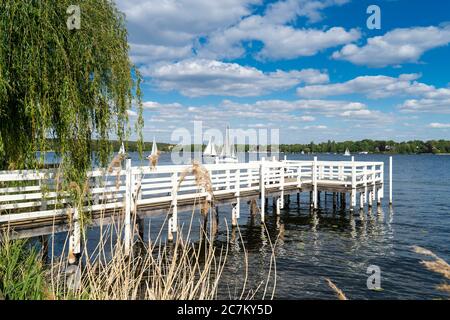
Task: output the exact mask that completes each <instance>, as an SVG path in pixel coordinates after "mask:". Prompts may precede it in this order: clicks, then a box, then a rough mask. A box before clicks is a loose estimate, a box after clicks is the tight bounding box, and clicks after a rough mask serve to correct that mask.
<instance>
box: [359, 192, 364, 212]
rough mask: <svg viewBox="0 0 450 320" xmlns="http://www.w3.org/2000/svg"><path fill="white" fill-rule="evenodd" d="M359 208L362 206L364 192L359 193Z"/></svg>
mask: <svg viewBox="0 0 450 320" xmlns="http://www.w3.org/2000/svg"><path fill="white" fill-rule="evenodd" d="M359 208H360V209H363V208H364V192H360V193H359Z"/></svg>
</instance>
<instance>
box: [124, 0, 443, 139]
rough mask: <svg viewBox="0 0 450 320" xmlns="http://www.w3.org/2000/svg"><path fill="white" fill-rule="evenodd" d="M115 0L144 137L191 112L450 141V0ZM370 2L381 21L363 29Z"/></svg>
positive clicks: (302, 132) (311, 132) (215, 118)
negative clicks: (139, 92) (137, 77)
mask: <svg viewBox="0 0 450 320" xmlns="http://www.w3.org/2000/svg"><path fill="white" fill-rule="evenodd" d="M117 5H118V7H119V9H121V10H122V11H123V12H124V13H125V14H126V17H127V26H128V31H129V43H130V47H131V58H132V60H133V61H134V62H135V63H136V64H137V65H138V66H139V68H140V70H141V73H142V74H143V75H144V79H145V82H144V85H143V91H144V101H145V103H144V106H145V110H144V120H145V128H144V136H145V139H146V140H148V141H150V140H151V139H152V138H153V136H156V138H157V140H158V141H165V142H170V141H171V139H170V137H171V134H172V132H173V130H174V129H176V128H179V127H184V128H187V129H188V130H192V126H193V121H203V127H204V128H205V129H208V128H225V126H226V125H227V124H229V125H230V126H231V127H232V128H242V129H251V128H255V129H257V128H268V129H271V128H275V129H279V130H280V142H281V143H306V142H310V141H315V142H321V141H326V140H329V139H332V140H337V141H343V140H347V139H351V140H359V139H364V138H369V139H393V140H396V141H404V140H412V139H424V140H425V139H439V138H443V139H449V138H450V63H449V57H450V47H449V43H450V14H449V13H450V1H442V0H428V1H421V0H397V1H395V0H389V1H388V0H385V1H365V0H321V1H319V0H295V1H291V0H285V1H265V2H264V1H260V0H221V1H211V0H165V1H160V0H117ZM369 5H378V6H379V7H380V9H381V29H380V30H369V29H368V28H367V25H366V21H367V19H368V17H369V16H370V14H367V13H366V10H367V7H368V6H369ZM130 119H131V122H133V121H134V119H135V113H134V112H133V110H131V111H130ZM172 142H173V141H172Z"/></svg>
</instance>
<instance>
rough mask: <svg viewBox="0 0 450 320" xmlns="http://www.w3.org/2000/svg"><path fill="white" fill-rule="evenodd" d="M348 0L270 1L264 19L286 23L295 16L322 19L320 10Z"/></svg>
mask: <svg viewBox="0 0 450 320" xmlns="http://www.w3.org/2000/svg"><path fill="white" fill-rule="evenodd" d="M349 1H350V0H285V1H279V2H275V3H272V4H270V5H269V6H268V8H267V10H266V12H265V15H264V16H265V19H266V20H267V21H268V22H272V23H279V24H280V23H281V24H283V23H286V22H290V21H292V20H294V19H295V18H296V17H297V16H299V17H307V18H308V20H309V21H310V22H317V21H320V20H322V18H323V16H322V10H323V9H326V8H327V7H331V6H339V5H343V4H345V3H347V2H349Z"/></svg>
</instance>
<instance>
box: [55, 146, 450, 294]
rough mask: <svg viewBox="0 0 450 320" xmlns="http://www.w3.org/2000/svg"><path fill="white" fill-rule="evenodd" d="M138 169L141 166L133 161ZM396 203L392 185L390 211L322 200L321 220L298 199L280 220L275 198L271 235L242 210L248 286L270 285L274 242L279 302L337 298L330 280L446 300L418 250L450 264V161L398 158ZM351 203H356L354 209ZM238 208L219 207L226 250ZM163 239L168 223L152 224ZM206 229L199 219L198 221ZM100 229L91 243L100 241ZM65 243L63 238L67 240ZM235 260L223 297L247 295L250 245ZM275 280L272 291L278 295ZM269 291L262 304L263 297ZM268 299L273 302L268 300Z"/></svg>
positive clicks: (355, 289) (236, 249)
mask: <svg viewBox="0 0 450 320" xmlns="http://www.w3.org/2000/svg"><path fill="white" fill-rule="evenodd" d="M317 156H318V159H319V160H344V159H348V158H344V157H343V156H341V155H317ZM287 157H288V159H289V160H297V159H301V160H312V158H313V156H312V155H297V154H288V155H287ZM132 159H133V165H137V164H139V161H138V160H137V157H136V155H132ZM355 160H362V161H363V160H368V161H384V162H385V178H386V180H387V179H388V174H387V173H388V161H389V157H388V156H385V155H356V156H355ZM393 161H394V170H393V194H394V204H393V206H392V208H389V205H388V184H387V183H388V181H386V182H385V183H386V184H385V186H386V188H385V199H383V204H382V208H380V209H377V207H374V208H373V210H372V211H371V212H370V211H368V209H367V208H366V209H365V210H364V212H363V213H360V212H359V210H356V211H355V212H354V213H351V212H350V211H334V210H333V206H332V199H331V197H329V198H328V199H327V202H325V199H324V197H323V196H322V197H321V199H322V203H321V205H320V210H319V211H318V212H317V213H314V212H311V211H310V209H309V193H308V194H307V193H304V194H302V197H301V201H300V206H298V205H297V201H296V197H295V196H292V197H291V203H290V206H289V207H287V206H286V207H285V209H284V210H282V212H281V216H279V217H277V216H276V215H275V214H274V212H273V209H272V206H271V204H272V199H269V200H270V206H269V208H268V209H267V211H266V217H267V221H266V227H267V231H266V230H265V229H264V228H263V227H262V226H261V225H260V223H259V218H257V219H256V221H253V220H252V219H251V217H250V215H249V209H248V206H247V204H246V203H245V202H244V201H243V203H242V204H241V218H240V219H239V229H240V233H241V235H242V239H243V242H244V245H245V249H246V250H248V266H249V270H248V287H249V288H255V287H256V286H258V285H259V284H261V283H263V282H264V280H265V279H266V277H267V272H268V270H269V263H270V255H271V252H272V251H271V247H270V243H271V242H275V240H276V239H277V237H278V241H277V244H276V247H275V253H276V291H275V298H276V299H334V298H335V296H334V293H333V292H332V290H331V289H330V288H329V287H328V285H327V284H326V282H325V280H324V279H325V278H330V279H331V280H332V281H333V282H334V283H335V284H336V285H337V286H338V287H339V288H340V289H341V290H342V291H344V293H345V294H346V295H347V297H348V298H349V299H439V298H447V296H446V295H445V294H444V293H442V292H439V291H438V290H437V289H436V286H437V285H439V284H442V283H443V282H444V279H443V278H442V277H441V276H439V275H436V274H434V273H432V272H430V271H428V270H426V269H425V268H424V267H423V266H422V265H421V264H420V261H421V259H422V258H423V257H422V256H419V255H418V254H416V253H414V252H413V251H412V249H411V246H413V245H418V246H422V247H425V248H427V249H430V250H432V251H433V252H435V253H436V254H437V255H439V256H440V257H442V258H444V259H445V260H447V261H450V250H449V243H450V242H449V240H450V237H449V236H450V197H449V194H450V156H436V155H395V156H394V157H393ZM170 162H171V160H170V155H169V154H162V155H161V159H160V164H168V163H170ZM347 203H348V202H347ZM230 212H231V208H230V206H225V205H224V206H220V207H219V218H220V225H219V233H218V235H217V244H218V245H220V244H225V243H226V241H227V237H232V236H234V237H238V234H234V235H231V234H230V235H228V234H227V231H226V230H225V229H226V228H225V224H224V222H223V219H225V218H226V219H228V221H230V217H231V213H230ZM179 218H180V220H181V221H180V223H181V224H182V223H187V222H188V221H189V218H190V213H186V214H185V215H183V214H179ZM148 220H149V221H146V222H147V223H148V222H151V226H152V228H151V230H148V228H146V231H145V234H148V233H149V231H150V232H156V231H157V230H158V229H159V226H158V224H160V223H161V221H162V218H161V217H156V218H152V220H151V221H150V219H148ZM194 221H195V223H196V225H194V228H196V226H198V221H199V215H197V216H196V218H195V219H194ZM96 233H98V232H96V231H95V229H93V230H91V231H90V238H92V239H94V238H95V237H96ZM59 239H62V238H59ZM228 243H229V245H230V246H229V256H228V262H227V267H226V270H225V272H224V275H223V280H224V281H223V282H222V286H221V289H220V297H222V298H228V297H229V296H231V297H235V296H239V294H238V293H237V292H238V291H239V288H241V287H242V284H243V282H244V278H245V277H244V274H245V267H244V266H245V264H244V258H245V256H244V250H243V246H242V244H239V243H238V242H236V241H232V240H230V241H228ZM370 265H376V266H378V267H379V268H380V270H381V288H382V290H379V291H372V290H369V289H367V285H366V281H367V277H368V276H369V274H367V273H366V272H367V268H368V267H369V266H370ZM272 285H273V278H272V281H271V284H270V285H269V287H268V291H271V289H272ZM263 291H264V286H263V287H262V288H260V290H259V291H258V294H257V295H256V297H261V295H262V292H263ZM266 297H270V294H268V295H267V296H266Z"/></svg>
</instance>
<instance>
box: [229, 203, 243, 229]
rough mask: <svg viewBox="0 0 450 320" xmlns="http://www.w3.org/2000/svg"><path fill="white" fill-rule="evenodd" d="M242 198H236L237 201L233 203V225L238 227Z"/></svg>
mask: <svg viewBox="0 0 450 320" xmlns="http://www.w3.org/2000/svg"><path fill="white" fill-rule="evenodd" d="M240 207H241V199H240V198H239V197H238V198H236V202H235V203H233V204H232V209H231V215H232V216H231V225H232V226H233V227H236V226H237V225H238V219H239V218H240Z"/></svg>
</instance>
